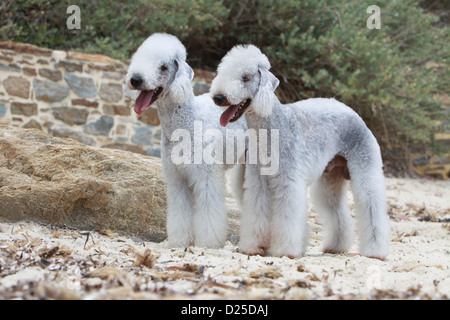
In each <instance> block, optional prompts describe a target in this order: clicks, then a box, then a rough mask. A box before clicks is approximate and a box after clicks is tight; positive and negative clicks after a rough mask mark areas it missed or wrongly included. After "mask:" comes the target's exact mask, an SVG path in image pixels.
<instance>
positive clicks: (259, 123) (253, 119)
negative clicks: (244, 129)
mask: <svg viewBox="0 0 450 320" xmlns="http://www.w3.org/2000/svg"><path fill="white" fill-rule="evenodd" d="M282 113H283V112H282V105H281V102H280V101H279V100H278V99H273V105H272V112H271V113H270V115H269V116H267V117H263V116H261V115H259V114H258V113H256V112H254V111H253V110H249V111H248V112H246V113H245V119H246V120H247V125H248V127H249V128H252V129H272V128H274V127H275V128H278V126H279V123H280V120H279V118H280V117H282V116H283V114H282Z"/></svg>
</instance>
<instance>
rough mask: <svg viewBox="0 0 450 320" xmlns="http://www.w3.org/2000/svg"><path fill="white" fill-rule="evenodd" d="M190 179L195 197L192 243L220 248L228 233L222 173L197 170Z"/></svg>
mask: <svg viewBox="0 0 450 320" xmlns="http://www.w3.org/2000/svg"><path fill="white" fill-rule="evenodd" d="M191 179H192V180H193V181H194V183H193V194H194V195H195V212H194V215H193V223H194V243H195V245H196V246H198V247H208V248H221V247H223V246H224V245H225V241H226V238H227V231H228V224H227V215H226V206H225V181H224V180H225V177H224V173H223V171H220V172H219V171H212V172H206V170H205V171H203V170H202V169H199V171H197V172H195V173H194V174H193V175H192V178H191Z"/></svg>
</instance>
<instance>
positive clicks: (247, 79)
mask: <svg viewBox="0 0 450 320" xmlns="http://www.w3.org/2000/svg"><path fill="white" fill-rule="evenodd" d="M249 81H250V77H249V76H247V75H245V76H242V82H249Z"/></svg>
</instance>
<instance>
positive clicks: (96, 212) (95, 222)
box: [0, 126, 166, 241]
mask: <svg viewBox="0 0 450 320" xmlns="http://www.w3.org/2000/svg"><path fill="white" fill-rule="evenodd" d="M0 150H1V152H0V217H2V218H3V219H9V220H13V221H18V220H24V219H25V220H35V221H39V222H45V223H51V224H55V225H67V226H70V227H74V228H78V229H80V230H97V229H99V230H104V229H109V230H112V231H115V232H118V233H120V234H123V235H128V236H133V237H139V238H141V239H144V240H150V241H162V240H164V239H165V237H166V231H165V212H166V199H165V184H164V181H163V178H162V169H161V162H160V160H159V159H157V158H151V157H147V156H143V155H138V154H135V153H131V152H126V151H120V150H111V149H100V148H94V147H88V146H85V145H82V144H80V143H78V142H76V141H73V140H65V139H58V138H54V137H52V136H50V135H48V134H45V133H43V132H42V131H39V130H34V129H19V128H11V127H5V126H0Z"/></svg>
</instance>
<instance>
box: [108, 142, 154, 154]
mask: <svg viewBox="0 0 450 320" xmlns="http://www.w3.org/2000/svg"><path fill="white" fill-rule="evenodd" d="M102 148H109V149H117V150H124V151H130V152H134V153H140V154H145V155H147V153H146V152H145V150H144V149H142V148H141V147H138V146H133V145H131V144H127V143H121V142H116V143H110V144H107V145H104V146H102Z"/></svg>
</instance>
